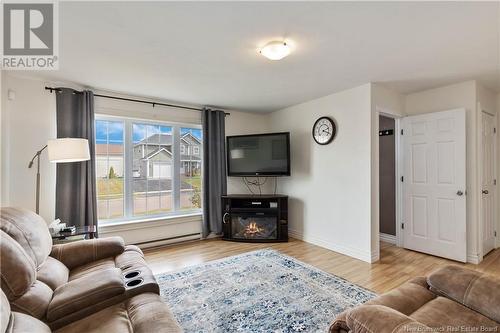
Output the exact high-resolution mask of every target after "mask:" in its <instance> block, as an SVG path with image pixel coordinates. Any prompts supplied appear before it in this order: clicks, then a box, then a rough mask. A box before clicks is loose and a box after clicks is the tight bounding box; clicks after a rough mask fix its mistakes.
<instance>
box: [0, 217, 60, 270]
mask: <svg viewBox="0 0 500 333" xmlns="http://www.w3.org/2000/svg"><path fill="white" fill-rule="evenodd" d="M0 228H1V229H2V230H3V231H4V232H5V233H7V234H8V235H9V236H11V237H12V238H14V239H15V240H16V241H17V243H19V245H21V247H22V248H23V249H24V250H25V251H26V253H27V254H28V255H29V256H30V257H31V259H32V260H33V262H34V263H35V265H36V267H38V266H40V265H41V264H42V263H43V262H44V261H45V259H47V257H48V256H49V253H50V251H52V237H51V236H50V233H49V228H48V227H47V223H45V221H44V219H43V218H42V217H41V216H40V215H37V214H35V213H33V212H32V211H29V210H27V209H23V208H14V207H6V208H2V209H1V213H0Z"/></svg>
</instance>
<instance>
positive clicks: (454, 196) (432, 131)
mask: <svg viewBox="0 0 500 333" xmlns="http://www.w3.org/2000/svg"><path fill="white" fill-rule="evenodd" d="M402 128H403V131H404V132H403V133H404V134H403V159H404V161H403V172H404V182H403V219H404V220H403V223H404V230H403V235H404V236H403V237H404V240H403V246H404V247H405V248H408V249H411V250H415V251H419V252H424V253H429V254H433V255H436V256H440V257H445V258H450V259H453V260H457V261H463V262H465V261H466V259H467V237H466V195H465V194H466V193H465V189H466V182H465V180H466V174H465V171H466V141H465V110H463V109H460V110H451V111H443V112H436V113H428V114H423V115H418V116H411V117H405V118H403V121H402Z"/></svg>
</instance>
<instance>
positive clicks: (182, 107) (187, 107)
mask: <svg viewBox="0 0 500 333" xmlns="http://www.w3.org/2000/svg"><path fill="white" fill-rule="evenodd" d="M45 90H50V92H51V93H52V92H54V91H62V89H61V88H51V87H45ZM94 96H96V97H102V98H110V99H117V100H120V101H128V102H136V103H144V104H151V105H152V106H153V107H155V105H160V106H169V107H173V108H179V109H186V110H194V111H203V109H200V108H193V107H190V106H183V105H176V104H166V103H157V102H150V101H144V100H140V99H133V98H124V97H115V96H109V95H100V94H94ZM225 115H226V116H229V115H230V113H227V112H226V113H225Z"/></svg>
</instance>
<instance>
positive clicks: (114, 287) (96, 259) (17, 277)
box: [0, 207, 180, 332]
mask: <svg viewBox="0 0 500 333" xmlns="http://www.w3.org/2000/svg"><path fill="white" fill-rule="evenodd" d="M0 237H1V241H0V254H1V258H0V272H1V289H2V291H3V292H4V293H5V296H6V298H7V299H8V301H9V303H10V307H11V308H12V310H13V311H15V312H19V313H22V314H25V315H28V316H30V317H34V318H37V319H40V320H41V321H43V322H44V323H45V324H47V325H48V326H49V327H50V329H52V330H56V329H59V328H62V327H72V325H77V326H78V327H80V326H79V325H84V326H82V327H86V329H85V331H92V329H96V327H97V326H96V325H98V326H99V325H101V323H103V322H104V321H103V319H108V322H109V320H111V319H110V318H115V319H116V322H117V326H119V324H118V323H119V322H123V321H124V320H125V321H127V320H128V321H133V318H142V319H145V318H148V320H146V321H144V320H141V321H144V322H145V323H144V324H140V325H139V326H141V325H153V324H152V323H147V322H151V321H156V320H158V321H159V322H163V321H164V320H165V318H167V319H168V320H167V321H169V322H171V324H170V325H167V326H166V327H177V329H178V331H180V329H179V327H178V326H177V323H176V322H175V320H174V319H173V317H172V316H171V314H170V312H169V311H168V308H166V305H164V304H163V303H161V301H160V299H159V296H158V294H159V287H158V284H157V283H156V280H155V278H154V276H153V274H152V272H151V270H150V269H149V267H148V266H147V264H146V262H145V260H144V256H143V253H142V251H141V250H140V249H139V248H138V247H136V246H125V245H124V242H123V239H121V238H120V237H110V238H102V239H92V240H82V241H76V242H72V243H67V244H58V245H53V244H52V238H51V236H50V233H49V231H48V227H47V224H46V223H45V221H44V220H43V219H42V218H41V217H40V216H38V215H37V214H35V213H33V212H31V211H28V210H25V209H21V208H12V207H9V208H2V209H1V217H0ZM160 304H163V305H162V306H159V305H160ZM156 308H159V309H162V310H161V311H160V312H156V311H154V310H155V309H156ZM143 311H150V313H149V314H148V313H145V312H143ZM122 312H123V313H122ZM121 313H122V315H121ZM90 317H94V319H97V320H95V321H89V319H88V318H90ZM82 322H83V323H82ZM111 322H114V321H113V320H111ZM112 327H114V324H113V325H111V326H110V327H109V329H107V330H105V331H106V332H121V330H113V329H111V328H112ZM159 331H160V332H163V331H162V330H159ZM64 332H66V331H64Z"/></svg>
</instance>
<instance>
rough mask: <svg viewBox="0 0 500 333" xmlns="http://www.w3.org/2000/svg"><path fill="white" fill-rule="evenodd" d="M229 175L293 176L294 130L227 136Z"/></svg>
mask: <svg viewBox="0 0 500 333" xmlns="http://www.w3.org/2000/svg"><path fill="white" fill-rule="evenodd" d="M226 150H227V173H228V175H229V176H289V175H290V133H268V134H252V135H238V136H228V137H227V146H226Z"/></svg>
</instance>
